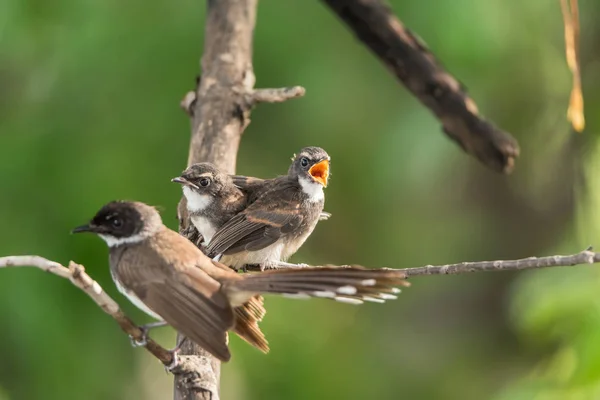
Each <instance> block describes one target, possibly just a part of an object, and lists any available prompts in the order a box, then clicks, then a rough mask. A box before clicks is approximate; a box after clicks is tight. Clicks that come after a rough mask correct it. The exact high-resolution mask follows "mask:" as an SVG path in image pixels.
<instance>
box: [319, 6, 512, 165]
mask: <svg viewBox="0 0 600 400" xmlns="http://www.w3.org/2000/svg"><path fill="white" fill-rule="evenodd" d="M322 1H323V2H324V3H325V4H327V5H328V6H329V7H330V8H331V9H332V10H333V12H335V13H336V14H337V15H338V16H339V17H340V18H341V19H342V20H343V21H344V22H345V23H346V25H348V27H349V28H350V29H351V30H352V31H353V32H354V33H355V34H356V36H357V37H358V38H359V39H360V40H361V41H362V42H363V43H364V44H365V45H366V46H367V47H368V48H369V49H371V51H372V52H373V53H375V54H376V55H377V56H378V57H379V58H380V59H381V61H382V62H383V63H384V64H385V65H386V66H387V67H388V68H389V69H390V70H391V71H392V72H393V73H394V75H396V77H397V78H398V79H399V80H400V81H401V82H402V83H403V84H404V86H406V88H407V89H408V90H410V91H411V92H412V93H413V94H414V95H415V96H416V97H417V98H418V99H419V100H420V101H421V103H423V104H424V105H425V106H426V107H427V108H429V109H430V110H431V111H432V112H433V113H434V114H435V115H436V117H437V118H438V119H439V120H440V122H441V123H442V129H443V131H444V132H445V133H446V134H447V135H448V136H449V137H450V138H451V139H453V140H454V141H456V142H457V143H458V144H459V145H460V146H461V147H462V149H463V150H464V151H465V152H467V153H468V154H471V155H473V156H475V157H477V159H479V161H481V162H482V163H483V164H485V165H486V166H488V167H490V168H492V169H494V170H496V171H499V172H503V173H510V172H511V171H512V169H513V167H514V163H515V158H516V157H517V156H518V155H519V145H518V143H517V141H516V140H515V139H514V138H513V137H512V136H511V135H510V134H509V133H508V132H505V131H503V130H501V129H499V128H497V127H496V126H494V125H493V124H492V123H491V122H489V121H486V120H485V119H484V118H483V117H482V116H481V115H479V112H478V110H477V105H476V104H475V102H474V101H473V100H472V99H471V98H470V97H469V96H468V95H467V93H466V90H465V88H464V87H462V86H461V84H460V83H459V82H458V80H456V78H454V77H453V76H452V75H450V74H449V73H448V72H446V71H445V70H444V68H443V67H442V66H441V65H440V63H439V62H438V61H437V60H436V58H435V56H434V55H433V53H431V51H429V49H428V48H427V45H426V44H425V43H424V42H423V41H422V40H421V39H420V38H418V37H417V36H416V35H415V34H414V33H413V32H411V31H410V30H409V29H408V28H406V27H405V26H404V25H403V24H402V22H401V21H400V20H399V19H398V18H397V17H396V16H395V15H394V13H393V12H392V10H391V9H390V7H389V6H388V5H387V4H385V3H384V1H383V0H322Z"/></svg>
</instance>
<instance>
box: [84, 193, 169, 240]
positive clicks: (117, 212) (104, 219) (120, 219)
mask: <svg viewBox="0 0 600 400" xmlns="http://www.w3.org/2000/svg"><path fill="white" fill-rule="evenodd" d="M162 226H163V224H162V219H161V218H160V214H159V213H158V211H156V209H155V208H154V207H151V206H149V205H147V204H144V203H140V202H137V201H136V202H133V201H121V200H119V201H111V202H110V203H108V204H106V205H104V206H103V207H102V208H101V209H100V211H98V212H97V213H96V215H95V216H94V218H93V219H92V220H91V221H90V222H89V223H88V224H87V225H82V226H79V227H77V228H75V229H73V230H72V233H80V232H92V233H96V234H98V235H101V236H103V237H106V236H108V237H112V238H115V239H128V238H136V239H143V238H146V237H149V236H151V235H152V234H154V233H156V232H157V231H158V230H159V229H160V228H161V227H162ZM122 242H124V241H122Z"/></svg>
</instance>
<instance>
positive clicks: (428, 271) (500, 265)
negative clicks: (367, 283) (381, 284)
mask: <svg viewBox="0 0 600 400" xmlns="http://www.w3.org/2000/svg"><path fill="white" fill-rule="evenodd" d="M598 262H600V253H595V252H593V251H591V248H589V249H587V250H584V251H582V252H580V253H577V254H571V255H568V256H549V257H528V258H522V259H520V260H497V261H474V262H462V263H458V264H446V265H426V266H424V267H416V268H404V269H401V270H400V271H404V272H405V273H406V276H408V277H411V276H419V275H456V274H465V273H468V272H485V271H520V270H523V269H534V268H548V267H571V266H574V265H581V264H594V263H598Z"/></svg>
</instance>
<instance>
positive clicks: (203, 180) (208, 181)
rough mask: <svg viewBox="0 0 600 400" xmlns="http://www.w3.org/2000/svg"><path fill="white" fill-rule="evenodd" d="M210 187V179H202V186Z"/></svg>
mask: <svg viewBox="0 0 600 400" xmlns="http://www.w3.org/2000/svg"><path fill="white" fill-rule="evenodd" d="M208 185H210V179H208V178H202V179H200V186H202V187H207V186H208Z"/></svg>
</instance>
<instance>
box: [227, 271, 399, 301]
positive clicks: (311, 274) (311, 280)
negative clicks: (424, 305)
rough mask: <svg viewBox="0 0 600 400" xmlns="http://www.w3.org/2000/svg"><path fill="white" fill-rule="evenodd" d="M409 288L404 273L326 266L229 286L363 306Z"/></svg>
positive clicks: (257, 276)
mask: <svg viewBox="0 0 600 400" xmlns="http://www.w3.org/2000/svg"><path fill="white" fill-rule="evenodd" d="M395 286H409V283H408V282H407V281H406V275H405V274H404V273H403V272H400V271H396V270H390V269H365V268H359V267H322V268H302V269H295V270H285V271H284V270H276V271H265V272H261V273H256V274H248V275H244V276H243V278H242V279H236V280H235V281H231V282H229V283H228V287H229V288H230V289H231V290H235V291H238V292H247V293H275V294H282V295H284V296H286V297H293V298H309V297H320V298H330V299H334V300H337V301H340V302H347V303H355V304H359V303H362V302H364V301H371V302H384V301H385V300H392V299H395V298H396V296H395V294H398V293H399V292H400V290H399V289H398V288H396V287H395Z"/></svg>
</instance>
